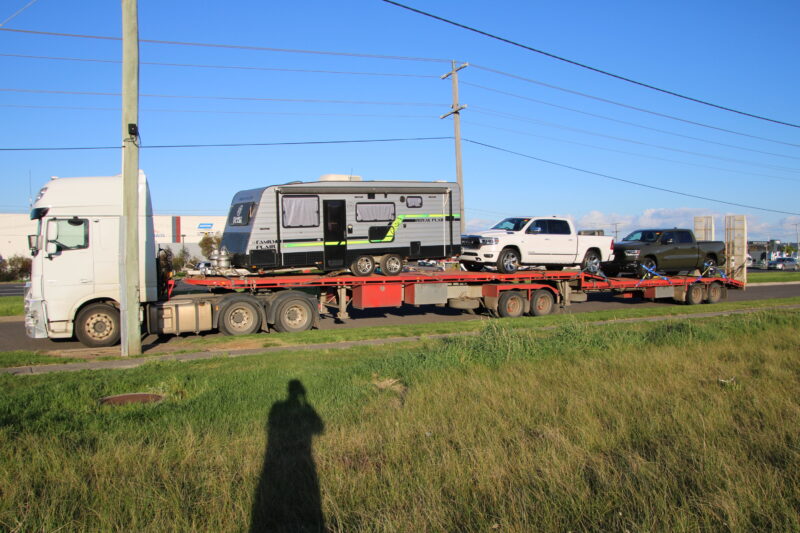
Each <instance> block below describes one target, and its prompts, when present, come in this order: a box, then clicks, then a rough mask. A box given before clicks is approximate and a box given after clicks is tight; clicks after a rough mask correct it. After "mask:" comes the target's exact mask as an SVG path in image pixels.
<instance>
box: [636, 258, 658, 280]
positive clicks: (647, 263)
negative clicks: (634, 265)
mask: <svg viewBox="0 0 800 533" xmlns="http://www.w3.org/2000/svg"><path fill="white" fill-rule="evenodd" d="M640 264H641V265H642V266H643V267H647V268H649V269H650V270H652V271H653V272H656V271H657V270H658V262H656V258H655V257H652V256H648V257H645V258H644V259H642V262H641V263H640ZM646 275H652V274H650V272H648V271H647V270H645V269H644V268H639V276H640V277H644V276H646Z"/></svg>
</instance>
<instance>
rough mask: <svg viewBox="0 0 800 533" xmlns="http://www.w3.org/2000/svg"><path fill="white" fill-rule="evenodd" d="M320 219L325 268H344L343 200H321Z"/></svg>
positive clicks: (344, 212) (345, 241)
mask: <svg viewBox="0 0 800 533" xmlns="http://www.w3.org/2000/svg"><path fill="white" fill-rule="evenodd" d="M322 218H323V221H324V230H323V239H324V240H325V246H324V255H325V258H324V261H325V268H326V269H329V268H330V269H336V268H344V265H345V255H346V253H347V234H346V227H347V210H346V208H345V203H344V200H323V201H322Z"/></svg>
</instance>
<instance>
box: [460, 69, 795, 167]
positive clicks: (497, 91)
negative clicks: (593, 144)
mask: <svg viewBox="0 0 800 533" xmlns="http://www.w3.org/2000/svg"><path fill="white" fill-rule="evenodd" d="M461 84H462V85H469V86H470V87H476V88H478V89H482V90H484V91H490V92H493V93H497V94H502V95H505V96H510V97H512V98H518V99H520V100H526V101H529V102H535V103H537V104H542V105H546V106H549V107H554V108H557V109H564V110H566V111H572V112H573V113H580V114H582V115H586V116H589V117H595V118H600V119H603V120H608V121H611V122H616V123H618V124H625V125H626V126H633V127H636V128H641V129H645V130H649V131H655V132H657V133H663V134H665V135H672V136H675V137H681V138H683V139H691V140H693V141H700V142H704V143H709V144H716V145H718V146H725V147H727V148H735V149H737V150H746V151H748V152H755V153H758V154H765V155H772V156H776V157H785V158H787V159H797V160H800V157H795V156H791V155H785V154H778V153H775V152H767V151H764V150H757V149H755V148H747V147H746V146H739V145H736V144H727V143H722V142H718V141H712V140H709V139H703V138H702V137H693V136H691V135H685V134H683V133H677V132H674V131H669V130H662V129H660V128H653V127H650V126H645V125H643V124H637V123H636V122H629V121H627V120H620V119H618V118H614V117H609V116H606V115H600V114H598V113H590V112H589V111H583V110H581V109H575V108H574V107H568V106H564V105H559V104H554V103H552V102H547V101H545V100H539V99H538V98H531V97H529V96H524V95H521V94H515V93H511V92H508V91H502V90H500V89H494V88H492V87H486V86H484V85H478V84H477V83H470V82H468V81H462V82H461Z"/></svg>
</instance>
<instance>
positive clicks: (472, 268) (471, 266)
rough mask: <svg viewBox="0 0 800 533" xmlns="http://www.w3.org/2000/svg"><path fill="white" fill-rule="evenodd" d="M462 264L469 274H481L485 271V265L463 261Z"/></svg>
mask: <svg viewBox="0 0 800 533" xmlns="http://www.w3.org/2000/svg"><path fill="white" fill-rule="evenodd" d="M461 264H462V265H464V268H465V269H467V272H480V271H482V270H483V265H482V264H481V263H476V262H474V261H462V262H461Z"/></svg>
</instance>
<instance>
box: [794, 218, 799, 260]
mask: <svg viewBox="0 0 800 533" xmlns="http://www.w3.org/2000/svg"><path fill="white" fill-rule="evenodd" d="M793 225H794V256H795V257H796V258H797V259H800V229H798V228H800V223H794V224H793Z"/></svg>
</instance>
